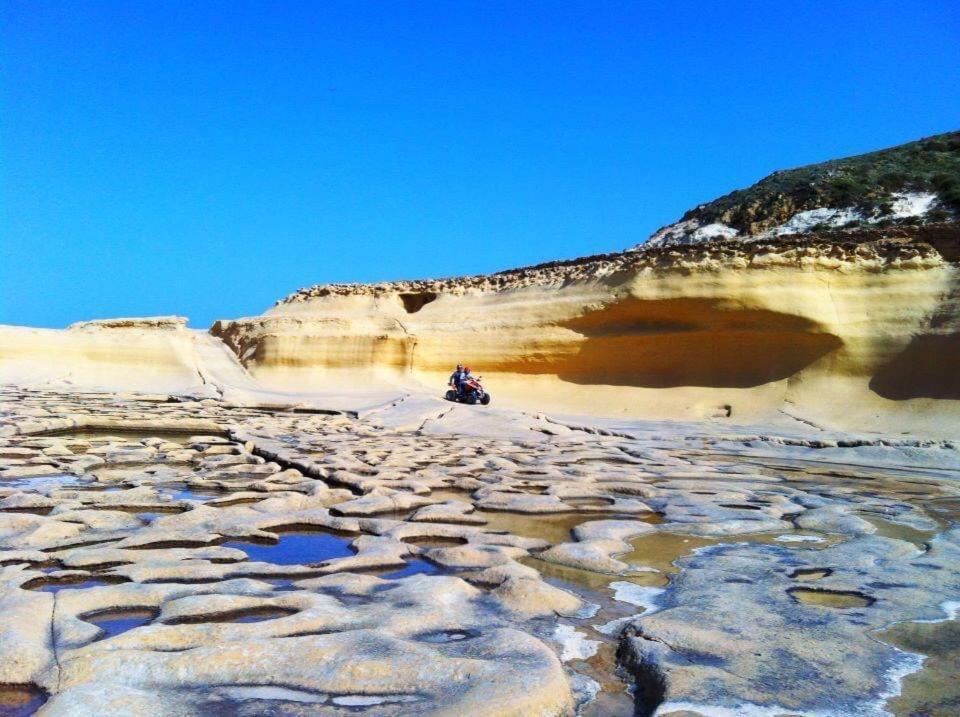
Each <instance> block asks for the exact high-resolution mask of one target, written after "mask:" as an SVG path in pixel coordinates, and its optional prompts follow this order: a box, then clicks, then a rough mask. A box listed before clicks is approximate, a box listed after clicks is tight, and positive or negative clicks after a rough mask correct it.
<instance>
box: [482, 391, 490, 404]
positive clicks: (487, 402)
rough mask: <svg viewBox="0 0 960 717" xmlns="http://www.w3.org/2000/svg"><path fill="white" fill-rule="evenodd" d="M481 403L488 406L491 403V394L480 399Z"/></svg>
mask: <svg viewBox="0 0 960 717" xmlns="http://www.w3.org/2000/svg"><path fill="white" fill-rule="evenodd" d="M480 403H482V404H483V405H484V406H486V405H488V404H489V403H490V394H489V393H485V394H483V398H481V399H480Z"/></svg>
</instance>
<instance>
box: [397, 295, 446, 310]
mask: <svg viewBox="0 0 960 717" xmlns="http://www.w3.org/2000/svg"><path fill="white" fill-rule="evenodd" d="M436 298H437V295H436V294H435V293H434V292H432V291H418V292H412V293H406V294H400V301H402V302H403V308H404V309H405V310H406V312H407V313H408V314H415V313H417V312H418V311H420V309H422V308H423V307H424V306H426V305H427V304H429V303H430V302H431V301H435V300H436Z"/></svg>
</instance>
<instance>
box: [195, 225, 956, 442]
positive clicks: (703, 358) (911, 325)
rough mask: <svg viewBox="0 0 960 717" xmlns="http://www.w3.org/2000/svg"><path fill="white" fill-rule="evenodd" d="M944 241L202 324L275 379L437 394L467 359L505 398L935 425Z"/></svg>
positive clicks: (371, 291)
mask: <svg viewBox="0 0 960 717" xmlns="http://www.w3.org/2000/svg"><path fill="white" fill-rule="evenodd" d="M957 246H958V230H957V229H956V227H955V226H953V225H942V226H933V227H923V228H913V229H910V228H907V229H890V230H886V231H876V232H854V233H843V232H838V233H834V234H829V235H823V236H819V237H813V238H811V237H793V238H790V237H786V238H780V239H779V240H777V241H776V242H754V243H750V244H742V243H738V242H732V241H729V242H715V243H710V244H705V245H697V246H685V247H678V248H666V249H656V250H649V251H642V250H638V251H629V252H623V253H620V254H614V255H605V256H599V257H588V258H585V259H580V260H575V261H570V262H554V263H551V264H545V265H541V266H536V267H531V268H526V269H519V270H515V271H509V272H502V273H500V274H493V275H490V276H478V277H466V278H462V279H450V280H439V281H413V282H394V283H385V284H374V285H327V286H317V287H312V288H310V289H304V290H301V291H299V292H297V293H295V294H293V295H291V296H289V297H287V298H286V299H284V300H283V301H281V302H279V303H278V304H277V305H276V306H274V307H273V308H272V309H270V310H269V311H267V312H266V314H264V315H263V316H259V317H253V318H247V319H238V320H234V321H220V322H217V323H216V324H214V326H213V327H212V333H213V334H215V335H216V336H219V337H220V338H222V339H223V340H224V341H225V342H226V343H227V344H228V345H229V346H230V347H231V348H232V349H233V350H234V351H235V352H236V354H237V355H238V356H239V358H240V360H241V361H242V362H243V363H244V365H245V366H246V368H247V369H248V370H249V371H250V372H251V373H252V374H253V376H254V377H256V379H257V380H259V381H261V382H263V383H265V384H267V385H271V386H278V387H286V386H309V385H326V384H329V383H338V382H340V381H343V380H347V379H349V380H357V376H364V375H365V376H366V377H367V380H370V378H375V379H376V380H386V381H389V380H392V381H395V382H397V381H405V380H410V379H415V380H419V381H421V382H424V383H428V384H430V385H432V386H436V387H437V390H439V388H440V387H442V385H443V383H444V382H445V378H446V372H447V371H448V370H449V369H450V367H451V366H452V364H453V363H455V362H456V361H457V360H463V361H465V362H467V363H469V364H472V365H473V366H474V368H475V370H477V371H479V372H480V373H482V374H483V375H484V377H485V378H486V379H487V381H488V386H489V387H490V388H491V390H492V392H493V393H494V394H495V396H496V397H497V400H505V402H506V403H508V405H516V406H521V407H522V406H533V405H536V406H538V407H539V408H541V409H546V410H554V411H566V412H570V413H573V412H578V413H606V414H608V415H623V414H626V415H633V416H653V417H674V418H676V417H684V418H703V417H731V416H732V417H733V418H734V419H735V420H736V419H741V420H750V419H755V418H758V417H763V416H768V417H769V416H771V415H777V414H778V413H779V412H781V411H783V412H787V413H789V414H791V415H792V414H797V415H798V416H800V417H802V418H804V419H806V420H810V421H813V422H815V423H823V424H826V425H832V426H847V427H850V426H854V425H856V426H858V427H859V426H862V425H863V422H864V421H868V422H870V423H872V424H874V425H876V426H877V428H878V429H880V430H883V429H884V428H889V427H891V426H894V425H896V426H899V427H903V428H905V429H909V430H920V431H924V430H935V427H936V425H937V424H938V423H941V422H942V421H943V420H944V419H945V418H949V419H950V420H956V416H957V411H958V408H957V407H958V405H960V404H957V403H956V401H957V400H958V399H960V379H958V377H957V374H956V372H955V371H952V370H951V369H950V366H951V365H952V364H953V363H955V362H956V360H958V359H960V313H958V308H960V302H958V297H960V289H958V286H960V285H958V265H957V263H956V262H957V258H958V257H957Z"/></svg>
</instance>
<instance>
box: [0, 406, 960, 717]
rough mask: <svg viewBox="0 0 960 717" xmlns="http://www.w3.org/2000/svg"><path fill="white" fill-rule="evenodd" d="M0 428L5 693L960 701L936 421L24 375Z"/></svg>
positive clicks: (345, 702) (392, 699)
mask: <svg viewBox="0 0 960 717" xmlns="http://www.w3.org/2000/svg"><path fill="white" fill-rule="evenodd" d="M816 434H821V435H816ZM0 436H2V439H0V566H2V567H0V645H3V654H4V660H3V661H2V662H0V673H2V674H0V683H2V684H3V685H5V688H4V690H3V691H2V692H0V700H3V702H2V703H0V710H3V711H4V713H8V714H30V713H32V712H33V711H34V710H39V711H40V713H41V714H44V715H60V714H63V715H72V714H146V713H153V714H250V715H254V714H257V715H259V714H284V715H286V714H370V715H380V714H454V713H459V714H493V715H530V714H544V715H563V714H572V713H574V712H577V713H579V714H585V715H611V714H624V715H629V714H654V713H655V714H658V715H674V716H677V715H695V714H702V715H714V714H731V715H732V714H764V715H766V714H769V715H778V714H784V715H786V714H790V715H794V714H816V715H821V714H837V715H840V714H860V715H868V714H877V715H880V714H886V713H893V714H903V715H907V714H949V713H951V712H952V711H953V710H954V709H955V707H956V705H957V700H958V699H960V693H958V691H957V685H956V681H955V679H954V678H955V668H956V666H957V660H958V658H960V641H958V640H957V637H958V630H957V610H958V606H960V603H958V597H960V529H958V528H957V527H955V521H956V520H957V518H958V516H960V483H958V482H957V477H958V476H960V454H958V452H957V448H956V445H954V444H952V443H950V442H949V441H905V440H900V441H897V440H894V439H888V440H883V439H873V440H867V439H862V438H861V439H857V438H856V437H853V436H849V435H847V436H833V437H832V440H830V438H831V437H829V436H824V435H822V432H820V431H815V430H814V429H810V430H809V431H808V432H798V431H797V430H793V431H792V432H784V433H783V434H779V435H778V434H772V433H765V434H764V433H750V432H749V431H748V432H743V430H742V429H741V430H739V431H733V430H730V429H727V430H724V431H713V430H710V431H707V430H704V427H703V426H701V427H699V428H698V427H697V426H696V425H693V424H679V423H677V424H671V423H668V422H656V423H649V424H645V423H642V422H633V423H630V422H619V423H617V424H614V423H613V422H610V421H607V422H604V421H597V422H596V423H595V424H594V425H577V424H575V423H573V422H570V421H565V420H562V419H558V418H555V419H549V418H547V417H544V416H542V415H531V414H526V413H522V412H517V411H508V410H502V409H501V410H496V409H489V410H485V411H484V412H483V413H482V414H478V413H477V412H476V409H474V408H473V407H469V406H451V405H450V404H443V403H442V402H440V401H435V400H433V399H429V398H427V397H417V396H408V397H406V398H403V399H401V400H397V401H393V402H390V403H387V404H384V405H382V406H380V407H375V408H370V409H361V410H357V411H353V412H341V411H336V410H330V411H327V412H321V411H320V410H319V409H315V410H313V411H311V412H304V411H303V410H302V409H299V410H294V409H279V408H262V407H260V408H253V407H243V406H238V405H231V404H226V403H224V402H222V401H218V400H216V399H209V398H207V399H201V400H189V399H187V398H184V397H179V398H176V399H175V398H173V397H170V396H149V395H129V394H128V395H122V394H109V393H100V394H96V393H63V392H58V391H50V390H37V389H23V388H7V389H5V390H4V391H3V393H2V404H0ZM843 444H846V445H843Z"/></svg>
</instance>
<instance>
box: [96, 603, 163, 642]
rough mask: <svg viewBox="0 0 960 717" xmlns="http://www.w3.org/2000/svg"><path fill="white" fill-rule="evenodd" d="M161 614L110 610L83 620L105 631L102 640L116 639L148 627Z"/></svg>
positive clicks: (153, 611)
mask: <svg viewBox="0 0 960 717" xmlns="http://www.w3.org/2000/svg"><path fill="white" fill-rule="evenodd" d="M158 614H159V612H158V611H157V610H152V609H149V608H138V609H127V610H110V611H108V612H102V613H97V614H94V615H88V616H85V617H84V618H83V619H84V620H86V621H87V622H89V623H91V624H93V625H96V626H97V627H99V628H100V629H101V630H103V635H101V637H100V639H106V638H108V637H114V636H115V635H119V634H120V633H123V632H126V631H127V630H132V629H133V628H135V627H140V626H141V625H146V624H148V623H150V622H152V621H153V619H154V618H156V616H157V615H158Z"/></svg>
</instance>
